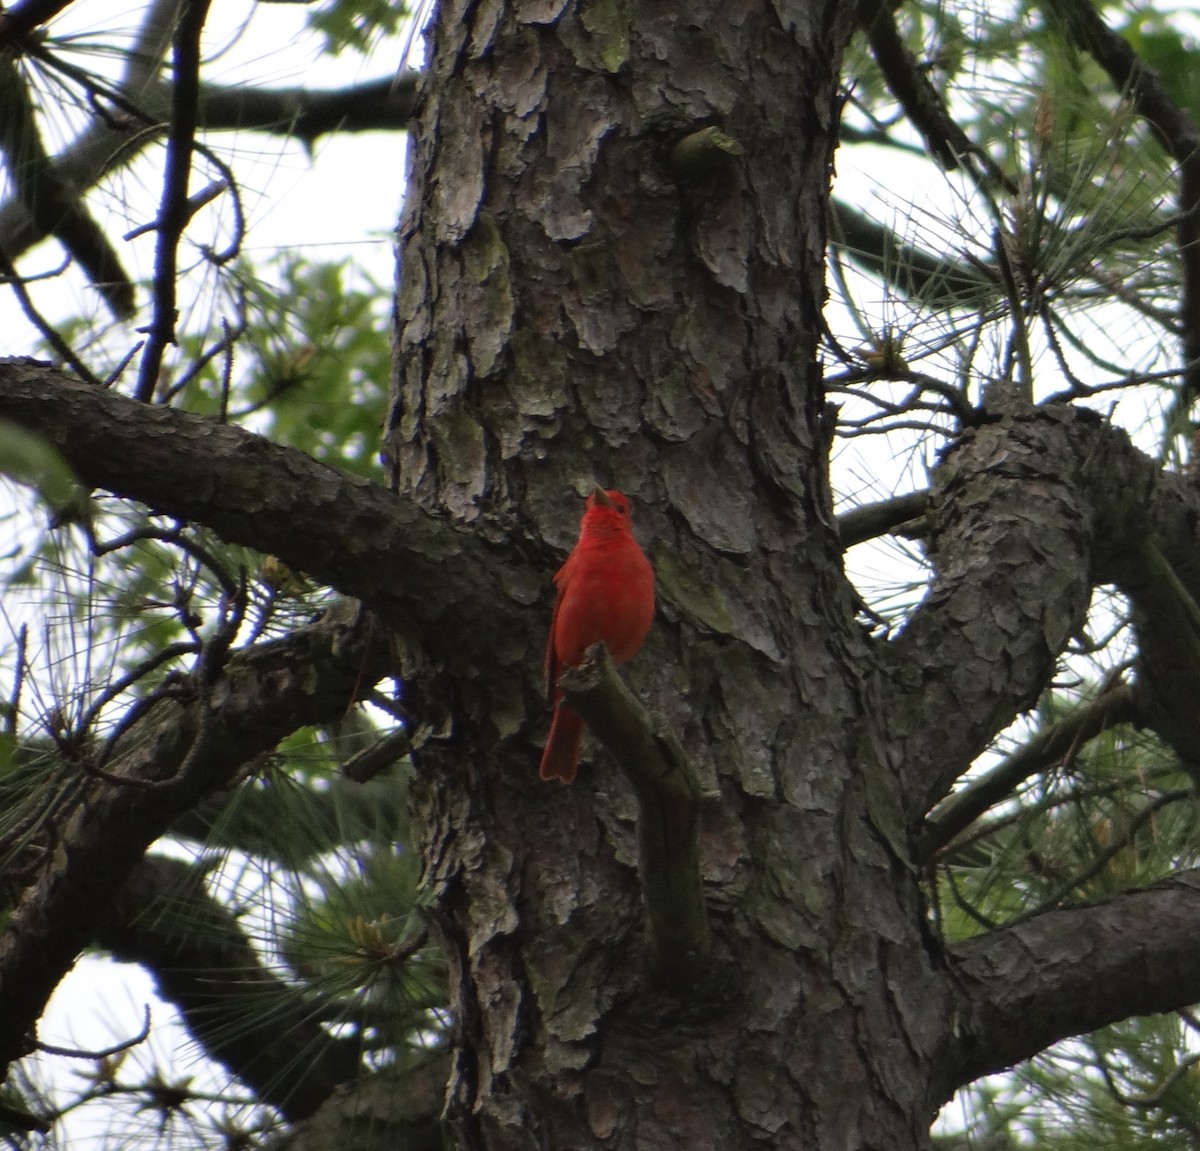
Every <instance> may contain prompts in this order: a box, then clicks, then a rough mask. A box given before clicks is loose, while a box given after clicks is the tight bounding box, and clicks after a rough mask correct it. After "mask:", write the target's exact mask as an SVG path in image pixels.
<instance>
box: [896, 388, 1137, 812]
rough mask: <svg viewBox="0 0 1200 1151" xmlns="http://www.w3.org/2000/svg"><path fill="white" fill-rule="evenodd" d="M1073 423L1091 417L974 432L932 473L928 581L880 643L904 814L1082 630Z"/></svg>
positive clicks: (957, 766)
mask: <svg viewBox="0 0 1200 1151" xmlns="http://www.w3.org/2000/svg"><path fill="white" fill-rule="evenodd" d="M1076 422H1078V423H1087V424H1089V425H1090V424H1091V423H1092V422H1098V420H1097V418H1096V417H1094V416H1090V415H1080V414H1078V413H1075V412H1074V411H1072V410H1069V409H1068V410H1065V411H1064V412H1062V413H1061V414H1059V415H1056V417H1055V418H1053V419H1052V418H1049V417H1048V416H1045V415H1043V414H1041V413H1033V412H1031V413H1030V415H1029V417H1028V418H1026V419H1023V420H1015V421H1011V422H1005V423H1003V424H989V425H986V426H984V427H982V428H980V429H978V430H977V431H975V432H973V433H970V434H968V435H966V436H964V437H963V439H962V441H960V446H959V447H958V448H957V449H956V450H955V451H954V453H953V454H952V455H951V456H950V457H949V458H948V459H947V461H946V462H945V463H944V464H943V466H942V468H941V469H940V470H939V471H938V473H937V474H936V476H935V480H936V484H935V495H934V501H933V505H932V508H931V520H930V522H931V526H932V528H933V531H934V535H933V539H932V543H931V546H930V548H929V555H930V559H931V561H932V562H933V565H934V572H935V574H934V580H933V583H932V586H931V587H930V589H929V591H928V594H927V595H926V597H925V599H924V601H923V602H922V604H921V605H920V606H919V607H918V608H917V610H916V611H915V612H914V613H913V615H912V617H911V618H910V620H909V623H908V624H907V626H906V627H905V628H904V629H903V631H902V632H901V633H900V635H899V637H898V638H897V640H896V641H895V642H894V643H893V644H892V645H890V647H889V648H888V656H889V658H890V661H891V667H890V670H889V683H888V691H889V693H890V695H891V702H890V704H889V710H890V712H891V714H892V716H893V722H895V723H898V724H900V725H902V729H903V730H902V731H901V732H898V733H897V734H900V735H901V737H902V738H903V739H904V742H905V755H904V764H903V770H904V771H905V772H906V774H907V776H908V779H907V781H906V782H907V784H908V786H909V790H910V795H911V799H912V804H913V807H912V810H911V814H912V815H913V816H920V815H923V814H924V813H925V811H927V810H928V809H929V807H930V806H931V805H932V804H933V803H934V802H936V801H937V800H938V799H940V798H941V797H942V796H943V795H944V794H946V792H947V791H948V790H949V788H950V786H951V785H952V784H953V782H954V780H955V779H956V778H957V777H958V776H959V775H960V774H961V773H962V772H963V771H965V770H966V768H967V767H968V766H969V764H970V763H971V761H972V760H973V759H974V758H975V757H976V756H977V755H978V754H979V753H980V752H981V751H982V750H983V748H984V747H985V746H986V745H987V743H988V741H989V740H990V739H992V737H993V736H994V735H995V734H996V733H997V732H998V731H1000V730H1002V729H1003V728H1004V727H1006V726H1007V725H1008V724H1009V723H1010V722H1011V721H1012V719H1013V718H1014V717H1015V716H1016V715H1017V714H1019V713H1020V712H1021V711H1023V710H1025V709H1027V708H1029V707H1032V706H1033V704H1034V703H1035V702H1036V700H1037V698H1038V695H1039V694H1040V693H1041V691H1042V690H1043V689H1044V688H1045V686H1046V684H1047V683H1048V682H1049V680H1050V677H1051V675H1052V673H1053V670H1054V666H1055V660H1056V658H1057V656H1058V654H1059V653H1060V652H1061V651H1062V649H1063V647H1064V646H1065V644H1066V641H1067V639H1068V638H1069V637H1070V636H1071V635H1073V634H1075V633H1076V632H1078V631H1079V629H1080V627H1081V626H1082V623H1083V618H1084V612H1085V611H1086V609H1087V605H1088V600H1089V597H1090V594H1091V584H1090V582H1089V572H1090V570H1091V559H1090V554H1089V547H1090V545H1091V539H1092V531H1093V525H1094V518H1095V517H1094V513H1093V510H1092V507H1091V500H1090V498H1089V493H1088V491H1087V488H1086V484H1085V481H1084V478H1083V476H1082V474H1081V469H1080V466H1079V460H1078V458H1077V457H1076V454H1075V448H1074V446H1073V444H1072V441H1071V437H1070V436H1069V435H1068V434H1066V433H1065V431H1064V428H1065V427H1066V426H1070V425H1072V424H1074V423H1076ZM1125 443H1126V446H1128V441H1127V440H1126V441H1125Z"/></svg>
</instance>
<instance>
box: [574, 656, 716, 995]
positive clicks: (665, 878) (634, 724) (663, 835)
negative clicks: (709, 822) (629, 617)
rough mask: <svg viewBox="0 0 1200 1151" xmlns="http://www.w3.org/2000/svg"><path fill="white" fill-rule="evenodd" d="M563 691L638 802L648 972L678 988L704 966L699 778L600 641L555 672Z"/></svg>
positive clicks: (707, 943)
mask: <svg viewBox="0 0 1200 1151" xmlns="http://www.w3.org/2000/svg"><path fill="white" fill-rule="evenodd" d="M558 683H559V686H560V687H561V688H562V691H563V695H564V697H565V698H566V699H567V701H568V702H569V703H570V705H571V707H572V708H574V709H575V710H576V711H577V712H579V714H580V715H581V716H583V718H584V720H585V722H586V723H587V725H588V727H589V728H590V729H591V731H592V733H593V734H594V735H595V736H596V738H597V739H598V740H599V741H600V742H601V743H602V744H603V745H604V746H605V747H606V748H607V749H608V751H609V752H610V753H611V754H612V756H613V758H614V759H615V760H616V762H617V764H618V766H619V767H620V768H621V770H622V771H623V772H624V774H625V777H626V778H627V779H628V780H629V782H630V784H631V785H632V786H633V791H634V794H635V796H636V797H637V805H638V817H637V826H638V880H639V882H640V883H641V888H642V899H643V904H644V906H645V909H646V936H647V942H648V948H647V950H648V952H649V967H650V974H651V978H652V979H653V980H654V981H655V982H656V983H658V984H659V985H660V986H664V987H668V988H672V989H675V990H679V991H682V990H684V989H686V988H689V987H692V986H693V985H695V984H696V983H697V982H700V981H702V980H703V979H704V977H705V976H706V975H707V974H708V973H709V957H710V954H711V951H712V938H711V936H710V934H709V929H708V911H707V909H706V907H705V902H704V885H703V883H702V881H701V878H700V801H701V792H700V784H699V782H698V781H697V780H696V777H695V775H694V774H693V772H692V770H691V767H690V765H689V764H688V763H687V761H686V759H685V758H684V755H683V751H682V749H681V748H680V747H679V745H678V744H677V743H676V742H675V741H674V739H672V738H671V737H670V736H669V735H668V736H664V735H663V734H662V733H661V732H660V731H658V730H656V727H655V725H654V724H653V723H652V721H651V719H650V716H649V714H648V713H647V711H646V709H645V708H644V707H643V706H642V705H641V703H640V702H639V701H638V699H637V697H636V696H635V695H634V694H633V692H631V691H630V690H629V688H628V687H627V686H626V685H625V683H624V681H623V680H622V679H621V677H620V676H619V675H618V674H617V669H616V665H615V664H614V663H613V661H612V657H611V656H610V655H609V654H608V649H607V648H606V647H605V646H604V645H603V644H602V643H600V644H594V645H593V646H592V647H590V648H589V649H588V651H587V652H586V655H585V659H584V661H583V663H581V664H579V665H577V666H576V667H571V668H568V669H567V670H566V671H565V672H563V674H562V676H561V677H560V678H559V681H558Z"/></svg>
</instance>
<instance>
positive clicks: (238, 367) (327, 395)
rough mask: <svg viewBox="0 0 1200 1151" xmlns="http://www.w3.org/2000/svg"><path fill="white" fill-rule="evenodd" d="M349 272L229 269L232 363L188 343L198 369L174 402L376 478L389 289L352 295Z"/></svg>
mask: <svg viewBox="0 0 1200 1151" xmlns="http://www.w3.org/2000/svg"><path fill="white" fill-rule="evenodd" d="M350 279H351V267H350V264H349V263H348V262H346V261H343V262H341V263H336V264H332V263H315V262H311V261H309V260H306V259H304V258H303V257H301V256H296V255H291V254H288V255H281V256H279V257H278V258H276V259H275V260H272V261H271V262H270V263H269V265H268V267H267V269H266V270H265V271H260V270H259V269H257V268H256V267H255V266H254V265H253V264H252V263H250V261H249V260H245V259H243V260H241V261H239V262H238V263H237V264H236V266H235V267H234V268H233V269H231V272H230V281H231V284H232V286H233V289H234V293H235V295H236V298H237V301H238V310H239V312H240V314H241V316H242V331H241V334H240V336H239V337H238V340H237V352H236V355H235V356H234V357H232V362H231V360H230V358H229V357H226V356H211V357H209V358H208V359H207V360H205V359H204V356H205V352H206V350H207V349H208V348H210V347H212V346H213V341H214V339H215V338H216V337H215V333H200V334H193V335H190V336H187V337H185V338H184V340H183V341H182V347H183V350H184V351H185V352H186V353H187V355H188V357H189V358H191V359H194V360H196V361H197V362H200V363H201V365H202V366H201V367H200V369H199V370H198V371H197V372H195V373H194V374H193V375H192V376H191V377H190V378H189V379H188V380H187V382H186V383H185V385H184V386H183V391H182V395H181V397H180V398H181V400H182V402H183V403H184V404H185V406H187V407H188V408H190V409H191V410H192V411H195V412H198V413H201V414H204V415H217V414H219V413H224V414H225V416H226V418H227V419H229V420H231V421H234V422H239V423H247V424H249V425H250V426H252V427H254V429H255V430H257V431H262V432H264V433H265V434H268V435H270V436H271V438H272V439H275V440H278V441H280V442H281V443H286V444H289V445H291V446H292V447H295V448H299V449H300V450H301V451H305V452H308V453H309V454H310V455H313V456H315V457H317V458H318V459H324V460H327V461H328V462H329V463H334V464H337V465H338V466H339V467H343V468H346V469H348V470H350V471H355V472H359V473H360V474H363V475H370V476H372V477H373V478H378V477H379V471H378V467H377V465H376V460H377V455H378V451H377V448H378V442H379V434H380V433H379V429H380V425H381V422H382V418H383V409H384V400H385V397H386V394H387V383H388V378H389V373H390V370H391V349H390V344H389V340H388V316H389V313H388V291H387V290H386V289H384V288H381V287H379V286H377V285H373V284H369V283H368V284H367V285H366V286H365V287H361V288H358V287H351V286H350V284H349V281H350Z"/></svg>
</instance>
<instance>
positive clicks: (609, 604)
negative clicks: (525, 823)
mask: <svg viewBox="0 0 1200 1151" xmlns="http://www.w3.org/2000/svg"><path fill="white" fill-rule="evenodd" d="M554 586H555V587H557V588H558V599H557V601H556V602H555V604H554V617H553V619H551V621H550V638H549V639H548V640H547V642H546V693H547V695H548V696H549V697H550V700H551V702H552V705H553V707H554V718H553V720H552V721H551V723H550V738H549V739H548V740H547V741H546V750H545V751H544V752H543V753H542V764H541V767H540V768H539V769H538V775H539V776H541V778H542V779H561V780H562V781H563V783H570V782H571V780H573V779H574V778H575V772H576V770H577V769H578V767H579V745H580V743H582V741H583V720H582V719H581V718H580V716H579V713H578V712H575V711H572V710H571V709H570V708H569V707H567V705H566V704H564V703H563V702H562V692H561V691H560V690H559V688H558V677H559V675H560V674H561V672H562V670H563V668H567V667H574V666H575V665H576V664H579V663H582V662H583V653H584V652H585V651H586V650H587V649H588V648H589V647H591V646H592V644H594V643H598V642H599V641H600V640H603V641H604V644H605V646H606V647H607V648H608V653H609V655H611V656H612V657H613V659H614V660H615V661H616V662H617V663H625V662H626V661H627V660H630V659H632V658H633V657H634V656H635V655H636V654H637V653H638V649H639V648H640V647H641V646H642V641H643V640H645V638H646V633H647V632H648V631H649V630H650V621H651V620H652V619H653V618H654V569H653V568H652V567H651V566H650V561H649V560H648V559H647V558H646V554H645V552H643V551H642V549H641V548H640V547H639V546H638V542H637V540H635V539H634V538H633V525H632V523H631V522H630V519H629V500H628V499H626V497H625V496H623V495H622V494H621V493H620V492H606V491H605V490H604V489H603V488H601V487H596V489H595V490H594V491H593V492H592V494H591V495H590V496H588V499H587V508H586V510H585V511H584V513H583V519H582V520H581V521H580V524H579V542H578V543H577V544H576V545H575V549H574V550H573V551H572V552H571V554H570V555H569V556H567V562H566V563H565V564H563V566H562V567H560V568H559V569H558V571H557V572H556V573H555V576H554Z"/></svg>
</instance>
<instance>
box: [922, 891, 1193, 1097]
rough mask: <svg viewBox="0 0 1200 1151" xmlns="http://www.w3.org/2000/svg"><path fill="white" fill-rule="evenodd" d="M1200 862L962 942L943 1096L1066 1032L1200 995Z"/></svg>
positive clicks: (956, 955) (956, 956) (954, 955)
mask: <svg viewBox="0 0 1200 1151" xmlns="http://www.w3.org/2000/svg"><path fill="white" fill-rule="evenodd" d="M1198 951H1200V872H1198V871H1188V872H1184V873H1183V874H1181V875H1178V876H1175V877H1173V878H1171V879H1168V880H1165V881H1164V882H1162V883H1158V884H1155V885H1154V886H1153V887H1150V888H1146V889H1144V890H1141V891H1132V892H1128V893H1126V894H1123V895H1119V896H1117V897H1116V898H1114V899H1112V900H1110V901H1109V902H1107V903H1104V904H1101V905H1099V906H1097V907H1084V908H1070V909H1065V910H1061V911H1049V912H1046V913H1045V914H1043V915H1039V916H1037V917H1036V918H1035V919H1031V920H1028V921H1026V922H1025V923H1022V924H1019V925H1018V926H1016V927H1011V928H1005V929H1002V930H1000V931H995V932H992V933H990V934H988V935H983V936H979V937H977V938H975V939H970V940H967V941H966V942H963V943H959V944H956V945H955V946H954V947H952V948H951V949H950V954H951V962H952V963H953V964H954V973H955V975H956V976H957V979H958V984H959V989H960V993H961V996H962V998H961V1000H960V1007H959V1015H958V1018H957V1019H956V1021H955V1026H954V1027H949V1028H947V1029H946V1035H947V1037H948V1040H949V1041H948V1044H947V1048H946V1050H945V1052H944V1053H943V1055H942V1057H941V1058H940V1060H939V1063H940V1066H941V1068H942V1069H943V1070H942V1074H943V1081H942V1082H941V1083H940V1085H939V1086H940V1093H941V1097H942V1098H949V1096H950V1094H951V1093H952V1092H953V1091H954V1089H955V1088H957V1087H960V1086H962V1085H963V1084H965V1083H970V1082H971V1081H972V1080H974V1079H977V1078H979V1076H981V1075H987V1074H990V1073H992V1072H996V1071H1001V1070H1003V1069H1004V1068H1006V1067H1011V1066H1012V1065H1013V1064H1014V1063H1017V1062H1019V1061H1020V1060H1022V1059H1028V1058H1030V1057H1031V1056H1033V1055H1036V1054H1037V1053H1038V1052H1039V1051H1042V1050H1044V1049H1045V1048H1046V1047H1049V1046H1050V1045H1051V1044H1052V1043H1055V1042H1057V1041H1058V1040H1060V1039H1065V1038H1067V1037H1068V1036H1070V1035H1080V1034H1084V1033H1086V1032H1088V1031H1094V1030H1095V1029H1096V1028H1098V1027H1103V1026H1105V1025H1106V1024H1109V1023H1114V1022H1116V1021H1117V1020H1119V1019H1125V1018H1127V1017H1128V1016H1130V1015H1150V1014H1153V1013H1155V1012H1162V1011H1171V1010H1174V1009H1176V1008H1179V1007H1184V1006H1186V1005H1187V1004H1190V1003H1195V1002H1196V1001H1197V1000H1200V964H1197V963H1196V955H1197V952H1198Z"/></svg>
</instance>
